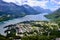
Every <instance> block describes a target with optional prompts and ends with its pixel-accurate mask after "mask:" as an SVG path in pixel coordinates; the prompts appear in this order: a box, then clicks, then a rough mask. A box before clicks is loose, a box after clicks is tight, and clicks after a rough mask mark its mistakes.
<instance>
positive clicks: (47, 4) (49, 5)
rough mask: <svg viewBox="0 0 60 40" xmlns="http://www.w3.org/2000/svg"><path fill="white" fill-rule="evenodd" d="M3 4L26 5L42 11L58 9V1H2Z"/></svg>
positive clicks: (59, 5)
mask: <svg viewBox="0 0 60 40" xmlns="http://www.w3.org/2000/svg"><path fill="white" fill-rule="evenodd" d="M3 1H5V2H8V3H10V2H13V3H15V4H17V5H22V4H28V5H30V6H40V7H42V8H44V9H50V10H52V11H54V10H56V9H58V8H60V0H3Z"/></svg>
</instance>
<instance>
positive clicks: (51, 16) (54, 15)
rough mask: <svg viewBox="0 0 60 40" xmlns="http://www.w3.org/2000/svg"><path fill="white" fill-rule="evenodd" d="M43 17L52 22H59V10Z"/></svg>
mask: <svg viewBox="0 0 60 40" xmlns="http://www.w3.org/2000/svg"><path fill="white" fill-rule="evenodd" d="M45 17H47V18H48V19H52V20H54V21H60V8H59V9H58V10H56V11H54V12H53V13H51V14H49V15H45Z"/></svg>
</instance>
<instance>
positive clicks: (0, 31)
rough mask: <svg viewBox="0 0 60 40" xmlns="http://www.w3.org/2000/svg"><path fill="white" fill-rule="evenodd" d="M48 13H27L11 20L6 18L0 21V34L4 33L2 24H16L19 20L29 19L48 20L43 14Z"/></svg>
mask: <svg viewBox="0 0 60 40" xmlns="http://www.w3.org/2000/svg"><path fill="white" fill-rule="evenodd" d="M47 14H48V13H42V14H37V15H27V16H25V17H22V18H16V19H13V20H8V21H4V22H0V34H3V35H5V34H4V30H5V29H4V28H3V27H4V26H7V25H10V24H16V23H19V22H23V21H30V20H35V21H36V20H38V21H39V20H48V19H47V18H46V17H44V15H47Z"/></svg>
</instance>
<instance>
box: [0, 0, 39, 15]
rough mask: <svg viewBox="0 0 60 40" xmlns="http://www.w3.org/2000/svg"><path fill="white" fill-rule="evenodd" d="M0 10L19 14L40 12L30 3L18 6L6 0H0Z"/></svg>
mask: <svg viewBox="0 0 60 40" xmlns="http://www.w3.org/2000/svg"><path fill="white" fill-rule="evenodd" d="M0 12H6V13H9V14H14V15H19V14H20V15H21V14H26V15H33V14H38V13H39V12H37V11H36V10H34V9H33V8H32V7H30V6H29V5H22V6H18V5H16V4H14V3H6V2H4V1H0ZM0 14H1V13H0Z"/></svg>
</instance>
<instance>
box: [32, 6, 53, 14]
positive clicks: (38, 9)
mask: <svg viewBox="0 0 60 40" xmlns="http://www.w3.org/2000/svg"><path fill="white" fill-rule="evenodd" d="M33 8H34V9H35V10H37V11H38V12H41V13H51V12H52V11H51V10H50V9H43V8H41V7H39V6H34V7H33Z"/></svg>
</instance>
